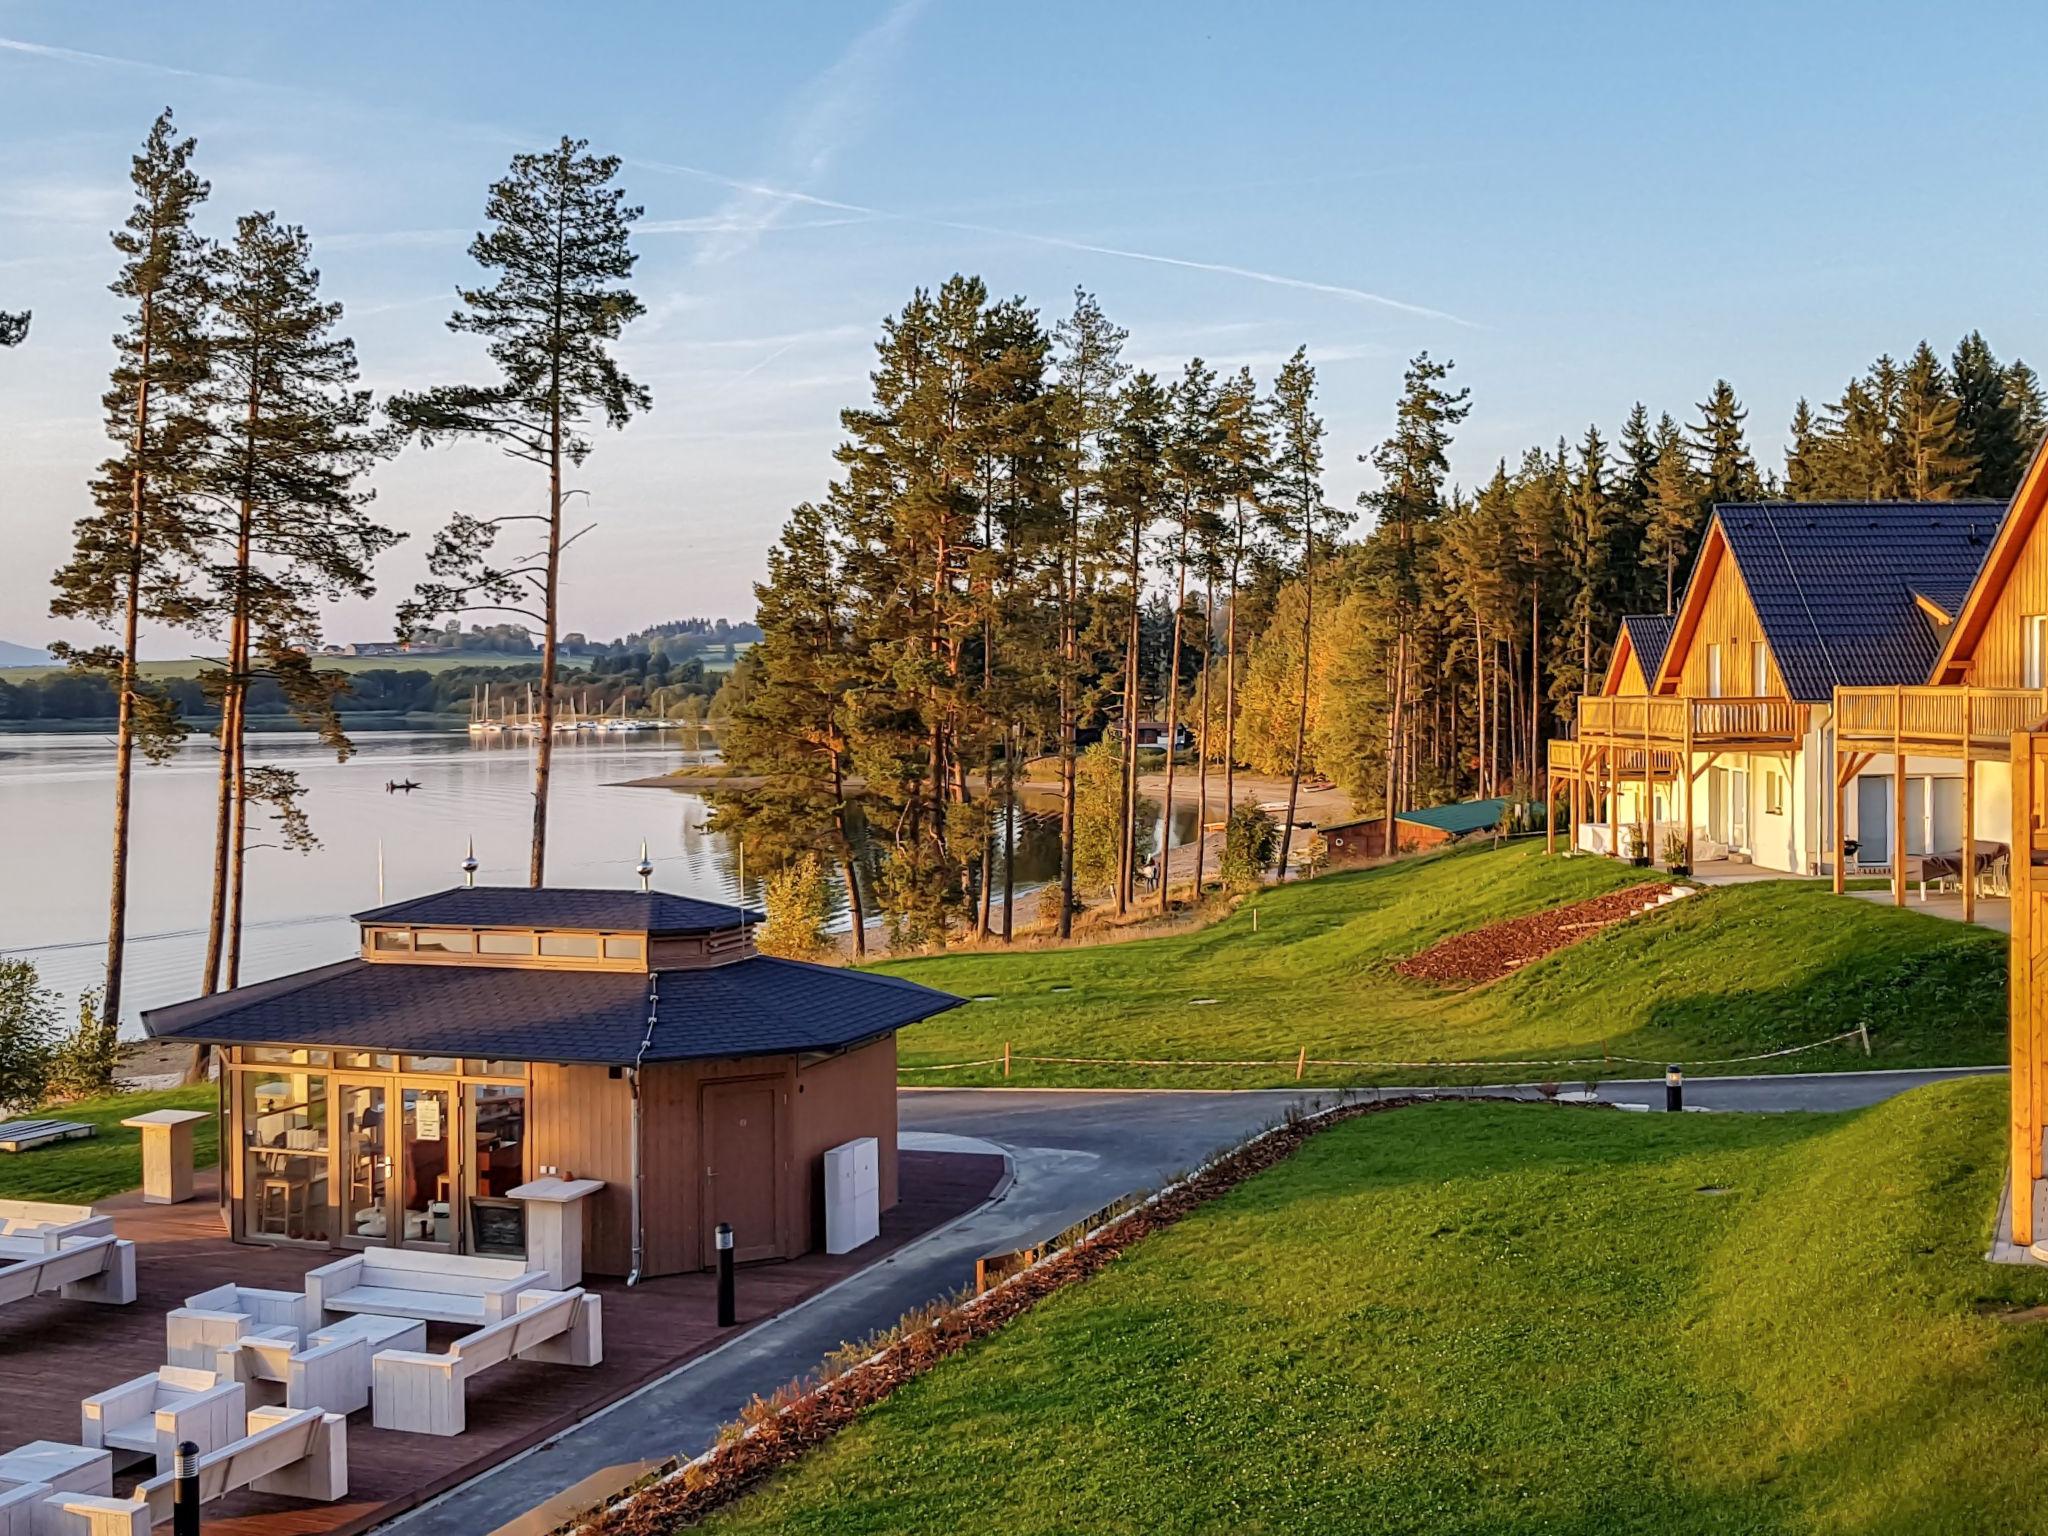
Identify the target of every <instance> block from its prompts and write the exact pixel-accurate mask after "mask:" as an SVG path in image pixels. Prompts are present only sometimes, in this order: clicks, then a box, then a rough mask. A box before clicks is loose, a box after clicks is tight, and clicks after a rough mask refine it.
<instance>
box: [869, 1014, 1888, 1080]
mask: <svg viewBox="0 0 2048 1536" xmlns="http://www.w3.org/2000/svg"><path fill="white" fill-rule="evenodd" d="M1847 1040H1856V1041H1860V1042H1861V1043H1862V1046H1863V1054H1864V1055H1866V1056H1868V1055H1869V1054H1870V1030H1869V1028H1868V1026H1866V1025H1862V1024H1859V1025H1857V1026H1856V1027H1855V1028H1854V1029H1845V1030H1843V1031H1842V1032H1841V1033H1840V1034H1838V1035H1829V1036H1828V1037H1827V1038H1826V1039H1825V1040H1811V1041H1808V1042H1807V1043H1806V1044H1804V1045H1788V1046H1785V1047H1783V1048H1782V1049H1780V1050H1775V1051H1759V1052H1757V1053H1756V1054H1755V1055H1751V1056H1710V1057H1702V1058H1699V1059H1696V1060H1692V1061H1677V1060H1673V1059H1672V1058H1670V1057H1667V1056H1658V1057H1649V1056H1616V1055H1613V1054H1611V1053H1604V1054H1602V1055H1599V1056H1573V1057H1564V1058H1562V1059H1556V1060H1549V1061H1526V1060H1494V1061H1368V1060H1361V1059H1359V1058H1356V1057H1348V1056H1311V1055H1309V1054H1308V1047H1306V1046H1303V1047H1302V1048H1301V1050H1300V1051H1299V1052H1298V1053H1297V1054H1295V1055H1293V1056H1286V1057H1279V1058H1275V1059H1270V1060H1227V1059H1221V1058H1208V1059H1196V1058H1192V1057H1165V1056H1152V1057H1146V1056H1137V1057H1120V1056H1033V1055H1027V1054H1025V1053H1024V1052H1022V1051H1017V1052H1012V1051H1011V1049H1010V1048H1009V1046H1008V1045H1005V1046H1004V1047H1003V1054H1002V1055H1000V1056H988V1057H984V1058H983V1059H981V1060H979V1061H946V1062H933V1063H926V1064H918V1065H905V1064H899V1065H898V1066H897V1069H896V1070H897V1071H899V1072H970V1071H973V1070H974V1069H975V1068H977V1067H1000V1068H1002V1071H1003V1076H1005V1077H1008V1076H1009V1075H1010V1068H1011V1065H1012V1064H1013V1063H1016V1062H1032V1063H1035V1064H1038V1065H1041V1066H1061V1067H1219V1068H1253V1069H1278V1068H1286V1067H1292V1068H1293V1069H1294V1075H1295V1077H1296V1079H1299V1078H1300V1077H1301V1076H1302V1075H1303V1073H1304V1072H1306V1071H1307V1069H1308V1068H1310V1067H1353V1068H1360V1069H1363V1070H1366V1071H1373V1072H1432V1071H1438V1070H1441V1069H1444V1068H1455V1069H1458V1070H1460V1071H1466V1070H1487V1071H1491V1070H1492V1069H1494V1068H1497V1067H1521V1068H1543V1067H1610V1066H1614V1065H1615V1064H1617V1063H1619V1064H1620V1065H1622V1066H1631V1067H1655V1068H1657V1069H1659V1070H1660V1071H1661V1070H1662V1069H1663V1068H1665V1067H1667V1066H1675V1067H1734V1066H1742V1065H1745V1064H1747V1063H1750V1062H1757V1061H1776V1060H1778V1059H1780V1058H1781V1057H1785V1056H1797V1055H1800V1054H1801V1053H1802V1052H1805V1051H1818V1050H1822V1049H1825V1048H1826V1047H1828V1046H1831V1045H1840V1044H1842V1043H1843V1042H1844V1041H1847Z"/></svg>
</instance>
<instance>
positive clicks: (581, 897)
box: [355, 885, 761, 934]
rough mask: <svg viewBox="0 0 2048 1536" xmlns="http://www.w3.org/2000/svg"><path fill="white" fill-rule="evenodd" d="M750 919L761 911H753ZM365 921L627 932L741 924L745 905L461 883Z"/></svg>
mask: <svg viewBox="0 0 2048 1536" xmlns="http://www.w3.org/2000/svg"><path fill="white" fill-rule="evenodd" d="M747 918H748V921H749V922H756V923H758V922H760V921H761V914H760V913H759V912H752V911H750V912H749V913H748V914H747ZM355 920H356V921H357V922H359V923H449V924H453V925H455V926H458V927H465V928H472V927H473V928H493V927H503V928H611V929H618V930H620V931H623V932H627V933H655V934H665V933H706V932H712V931H715V930H718V929H721V928H731V927H734V926H736V925H737V924H738V923H739V920H740V909H739V908H738V907H729V906H727V905H725V904H724V903H723V902H717V901H698V900H696V899H695V898H694V897H690V896H671V895H669V893H668V892H666V891H609V890H578V889H573V888H566V887H562V886H545V887H543V888H541V889H539V890H534V889H532V888H531V887H529V886H524V885H477V886H463V885H458V886H456V887H454V888H453V889H452V890H446V891H436V892H434V893H433V894H432V895H430V896H414V897H411V898H409V899H408V900H405V901H394V902H392V903H391V904H390V905H389V906H384V907H372V908H371V909H370V910H369V911H367V912H358V913H356V914H355Z"/></svg>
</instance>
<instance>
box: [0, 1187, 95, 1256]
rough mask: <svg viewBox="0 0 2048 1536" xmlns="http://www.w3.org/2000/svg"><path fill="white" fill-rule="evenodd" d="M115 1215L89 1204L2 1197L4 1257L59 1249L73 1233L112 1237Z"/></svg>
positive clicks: (0, 1249)
mask: <svg viewBox="0 0 2048 1536" xmlns="http://www.w3.org/2000/svg"><path fill="white" fill-rule="evenodd" d="M113 1235H114V1218H113V1217H111V1216H102V1215H100V1214H99V1213H98V1212H97V1211H95V1210H94V1209H93V1208H92V1207H91V1206H89V1205H55V1204H52V1203H50V1202H48V1201H45V1200H0V1258H10V1259H20V1258H27V1257H29V1256H31V1255H32V1254H37V1253H55V1252H56V1251H57V1250H58V1249H60V1248H62V1247H63V1246H64V1240H65V1239H66V1238H71V1237H112V1236H113Z"/></svg>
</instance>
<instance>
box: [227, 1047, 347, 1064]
mask: <svg viewBox="0 0 2048 1536" xmlns="http://www.w3.org/2000/svg"><path fill="white" fill-rule="evenodd" d="M242 1061H243V1062H244V1064H246V1065H255V1064H258V1063H262V1064H269V1065H277V1066H289V1067H324V1066H326V1065H327V1053H326V1052H325V1051H313V1050H308V1049H306V1048H305V1047H304V1046H299V1045H245V1046H243V1047H242Z"/></svg>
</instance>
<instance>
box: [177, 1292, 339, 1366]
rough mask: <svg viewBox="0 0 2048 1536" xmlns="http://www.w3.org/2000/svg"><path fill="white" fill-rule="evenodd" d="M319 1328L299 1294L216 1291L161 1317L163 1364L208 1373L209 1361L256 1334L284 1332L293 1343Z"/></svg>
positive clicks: (192, 1298) (187, 1300)
mask: <svg viewBox="0 0 2048 1536" xmlns="http://www.w3.org/2000/svg"><path fill="white" fill-rule="evenodd" d="M319 1324H320V1314H319V1312H318V1311H317V1310H316V1309H315V1308H314V1306H313V1304H312V1302H311V1301H309V1300H308V1299H307V1297H306V1293H305V1292H304V1291H271V1290H262V1289H259V1288H257V1287H255V1286H247V1285H232V1284H231V1285H217V1286H215V1287H214V1288H213V1289H212V1290H210V1291H201V1292H200V1293H199V1294H198V1295H197V1296H187V1297H186V1298H185V1305H184V1306H182V1307H174V1308H172V1309H171V1310H170V1311H169V1312H166V1313H165V1314H164V1359H165V1360H167V1361H168V1362H169V1363H170V1364H172V1365H185V1366H191V1367H193V1368H195V1369H197V1370H202V1371H210V1370H212V1369H214V1356H215V1355H216V1354H218V1353H219V1352H220V1351H221V1350H223V1349H227V1348H229V1347H230V1346H232V1345H233V1344H234V1343H235V1342H236V1341H237V1340H239V1339H241V1338H242V1336H243V1335H244V1334H248V1333H253V1332H255V1331H257V1330H258V1329H259V1328H289V1329H290V1330H291V1331H292V1337H293V1338H294V1339H295V1340H296V1339H299V1338H302V1337H304V1335H305V1334H306V1332H307V1331H308V1330H309V1329H312V1328H316V1327H318V1326H319Z"/></svg>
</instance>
